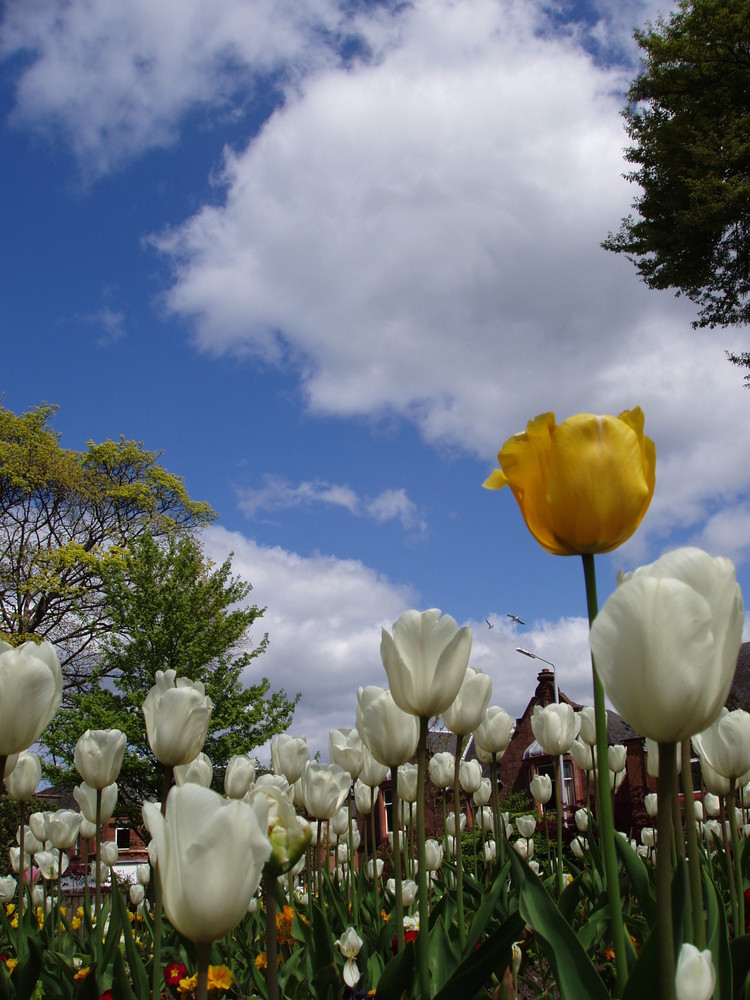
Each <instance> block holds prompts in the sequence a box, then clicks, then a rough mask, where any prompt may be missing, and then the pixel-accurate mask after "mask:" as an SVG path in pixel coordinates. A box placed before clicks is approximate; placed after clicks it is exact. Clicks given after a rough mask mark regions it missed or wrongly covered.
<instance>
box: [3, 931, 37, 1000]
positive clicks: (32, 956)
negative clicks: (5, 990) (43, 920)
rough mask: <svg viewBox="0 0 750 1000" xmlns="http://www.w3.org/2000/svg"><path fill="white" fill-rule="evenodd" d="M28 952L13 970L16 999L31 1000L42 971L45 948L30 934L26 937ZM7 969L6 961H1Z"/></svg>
mask: <svg viewBox="0 0 750 1000" xmlns="http://www.w3.org/2000/svg"><path fill="white" fill-rule="evenodd" d="M26 948H27V952H26V955H25V956H24V958H23V961H21V962H19V963H18V965H17V966H16V967H15V969H14V970H13V986H14V993H15V996H16V1000H29V998H30V997H31V996H32V995H33V993H34V990H35V989H36V984H37V983H38V982H39V976H40V975H41V972H42V962H43V950H42V946H41V944H40V942H39V941H38V940H37V939H36V938H35V937H32V936H31V935H29V936H28V937H27V938H26ZM0 965H2V967H3V969H5V963H4V962H3V963H0Z"/></svg>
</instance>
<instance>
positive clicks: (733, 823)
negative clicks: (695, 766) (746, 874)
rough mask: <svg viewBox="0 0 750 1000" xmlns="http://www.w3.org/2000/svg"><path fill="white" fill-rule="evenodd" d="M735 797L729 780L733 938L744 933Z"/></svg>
mask: <svg viewBox="0 0 750 1000" xmlns="http://www.w3.org/2000/svg"><path fill="white" fill-rule="evenodd" d="M736 797H737V779H736V778H730V779H729V829H730V831H731V834H732V859H733V861H734V877H735V880H736V882H737V913H736V915H735V924H734V936H735V937H740V935H742V934H744V933H745V897H744V883H743V879H742V858H741V856H740V835H739V830H738V829H737V812H736V808H735V800H736Z"/></svg>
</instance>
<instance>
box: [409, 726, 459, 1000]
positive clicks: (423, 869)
mask: <svg viewBox="0 0 750 1000" xmlns="http://www.w3.org/2000/svg"><path fill="white" fill-rule="evenodd" d="M429 722H430V720H429V718H428V717H427V716H426V715H422V716H420V719H419V743H418V745H417V866H418V867H417V878H418V880H419V934H418V935H417V972H418V977H419V992H420V996H421V1000H429V996H430V979H429V970H428V966H427V960H428V956H427V944H428V941H427V938H428V934H429V923H430V901H429V898H428V896H427V858H426V856H425V846H424V790H425V784H426V779H427V729H428V726H429ZM458 870H459V872H460V871H461V867H460V866H459V868H458ZM461 950H462V951H463V945H462V946H461Z"/></svg>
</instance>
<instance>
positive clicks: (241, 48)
mask: <svg viewBox="0 0 750 1000" xmlns="http://www.w3.org/2000/svg"><path fill="white" fill-rule="evenodd" d="M345 22H346V19H345V18H344V16H343V15H342V13H341V12H340V10H339V8H338V4H336V3H334V2H331V0H304V2H299V0H234V2H227V3H222V4H209V3H205V2H204V0H160V2H159V3H152V2H150V0H131V2H129V3H126V4H112V3H109V2H108V0H70V2H69V3H66V4H64V5H61V4H60V3H59V2H57V0H33V2H28V0H10V2H9V3H7V4H6V5H5V17H4V19H3V23H2V26H1V28H0V55H4V56H6V57H7V56H10V55H14V54H18V53H23V55H24V63H23V66H24V68H23V70H22V72H21V74H20V79H19V82H18V88H17V98H16V107H15V110H14V120H15V121H16V122H17V123H19V124H20V123H23V124H33V125H35V126H37V127H40V128H45V129H48V130H49V129H51V130H54V131H60V132H62V134H63V135H64V137H65V138H66V139H67V141H68V142H69V143H70V145H71V147H72V149H73V152H74V153H75V154H76V156H77V157H78V159H79V160H80V162H81V164H82V166H83V168H84V171H85V172H86V173H87V174H88V175H91V176H97V175H99V174H102V173H105V172H107V171H108V170H111V169H112V168H113V167H115V166H117V165H119V164H120V163H121V162H122V161H123V160H126V159H129V158H131V157H133V156H136V155H138V154H140V153H142V152H143V151H144V150H146V149H149V148H152V147H158V146H166V145H170V144H172V143H173V142H174V141H175V139H176V138H177V137H178V135H179V128H180V124H181V121H182V120H183V118H184V117H185V116H186V115H187V113H188V112H190V111H195V110H199V111H200V110H201V109H203V110H204V111H206V112H210V114H209V115H208V117H209V120H210V118H211V117H213V116H216V115H233V116H236V115H238V114H239V115H241V114H242V112H243V108H244V106H245V105H246V104H247V103H248V102H251V101H252V99H253V97H254V95H255V92H256V84H257V81H258V79H259V78H264V79H265V80H266V84H267V82H268V78H269V77H271V76H273V75H278V77H279V83H281V82H282V81H283V82H285V83H286V84H287V85H288V86H291V85H293V83H294V81H295V79H296V78H297V77H298V76H299V75H300V74H304V73H306V72H310V71H312V70H313V69H314V68H316V67H319V66H320V65H325V64H326V62H327V61H329V60H331V59H334V58H336V57H335V56H334V55H333V48H334V47H335V43H336V42H340V41H341V35H342V33H344V34H345V32H346V23H345ZM313 42H315V44H312V43H313Z"/></svg>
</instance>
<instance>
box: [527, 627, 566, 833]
mask: <svg viewBox="0 0 750 1000" xmlns="http://www.w3.org/2000/svg"><path fill="white" fill-rule="evenodd" d="M516 652H517V653H521V655H522V656H528V657H529V658H530V659H532V660H541V662H542V663H546V664H547V666H548V667H552V683H553V684H554V688H555V704H556V705H559V704H560V692H559V691H558V689H557V670H556V669H555V664H554V663H553V662H552V660H545V658H544V657H543V656H540V655H539V654H538V653H532V652H531V650H530V649H523V648H522V647H521V646H516ZM558 764H559V767H558V771H559V772H560V781H559V785H560V787H559V789H558V795H559V802H560V809H562V818H563V822H564V823H565V826H567V825H568V818H567V815H566V812H565V765H564V763H563V758H562V754H560V756H559V757H558Z"/></svg>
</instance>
